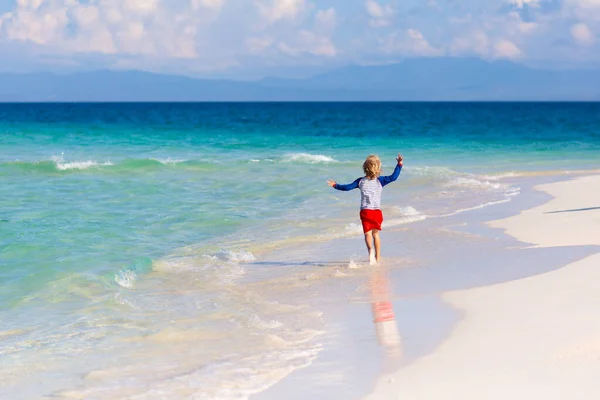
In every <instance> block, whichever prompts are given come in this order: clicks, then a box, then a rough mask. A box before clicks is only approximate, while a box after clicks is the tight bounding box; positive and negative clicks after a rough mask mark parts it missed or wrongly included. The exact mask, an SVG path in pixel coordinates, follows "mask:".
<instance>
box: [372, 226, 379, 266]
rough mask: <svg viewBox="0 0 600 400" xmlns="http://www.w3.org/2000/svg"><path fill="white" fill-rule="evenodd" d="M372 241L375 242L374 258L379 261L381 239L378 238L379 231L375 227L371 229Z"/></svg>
mask: <svg viewBox="0 0 600 400" xmlns="http://www.w3.org/2000/svg"><path fill="white" fill-rule="evenodd" d="M371 232H373V243H374V244H375V260H377V262H379V259H380V258H381V240H380V238H379V231H378V230H377V229H373V230H372V231H371Z"/></svg>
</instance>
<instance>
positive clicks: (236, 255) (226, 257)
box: [207, 250, 256, 263]
mask: <svg viewBox="0 0 600 400" xmlns="http://www.w3.org/2000/svg"><path fill="white" fill-rule="evenodd" d="M207 256H208V258H213V259H217V260H221V261H226V262H232V263H243V262H251V261H254V260H256V257H254V254H252V253H250V252H249V251H246V250H241V251H230V250H221V251H219V252H218V253H215V254H207Z"/></svg>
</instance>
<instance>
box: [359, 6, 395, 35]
mask: <svg viewBox="0 0 600 400" xmlns="http://www.w3.org/2000/svg"><path fill="white" fill-rule="evenodd" d="M365 8H366V9H367V13H368V14H369V16H370V17H371V19H370V20H369V25H370V26H372V27H375V28H381V27H385V26H389V25H390V24H391V23H392V21H391V20H392V18H393V16H394V14H395V12H394V9H393V8H392V7H390V5H389V4H386V5H385V6H382V5H381V4H379V3H378V2H377V1H376V0H366V1H365Z"/></svg>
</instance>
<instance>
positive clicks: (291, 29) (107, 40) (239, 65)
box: [0, 0, 600, 78]
mask: <svg viewBox="0 0 600 400" xmlns="http://www.w3.org/2000/svg"><path fill="white" fill-rule="evenodd" d="M599 35H600V0H445V1H443V0H419V1H417V0H401V1H400V0H398V1H396V0H388V1H385V0H318V1H317V0H313V1H310V0H0V59H1V60H2V63H1V65H0V69H1V70H4V71H40V70H42V71H55V72H70V71H76V70H86V69H98V68H112V69H143V70H149V71H153V72H165V73H181V74H187V75H193V76H212V77H228V78H251V77H259V76H263V75H281V76H286V75H303V74H305V75H309V74H311V73H313V72H317V71H321V70H325V69H330V68H334V67H337V66H341V65H347V64H362V65H368V64H382V63H389V62H396V61H401V60H402V59H404V58H407V57H457V56H459V57H480V58H483V59H486V60H494V59H509V60H513V61H515V62H518V63H523V64H528V65H533V66H536V67H544V68H565V67H566V68H580V67H584V68H590V67H593V68H595V67H598V66H600V46H599V42H600V41H599V40H598V39H599V38H600V37H599Z"/></svg>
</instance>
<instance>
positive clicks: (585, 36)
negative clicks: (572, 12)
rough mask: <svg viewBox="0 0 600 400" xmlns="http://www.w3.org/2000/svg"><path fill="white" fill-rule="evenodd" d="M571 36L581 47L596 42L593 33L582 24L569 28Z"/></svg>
mask: <svg viewBox="0 0 600 400" xmlns="http://www.w3.org/2000/svg"><path fill="white" fill-rule="evenodd" d="M571 36H572V37H573V39H575V40H576V41H577V42H578V43H580V44H583V45H591V44H594V42H595V41H596V37H595V36H594V33H593V32H592V31H591V30H590V28H589V27H588V26H587V25H586V24H585V23H583V22H580V23H578V24H575V25H573V26H571Z"/></svg>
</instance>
